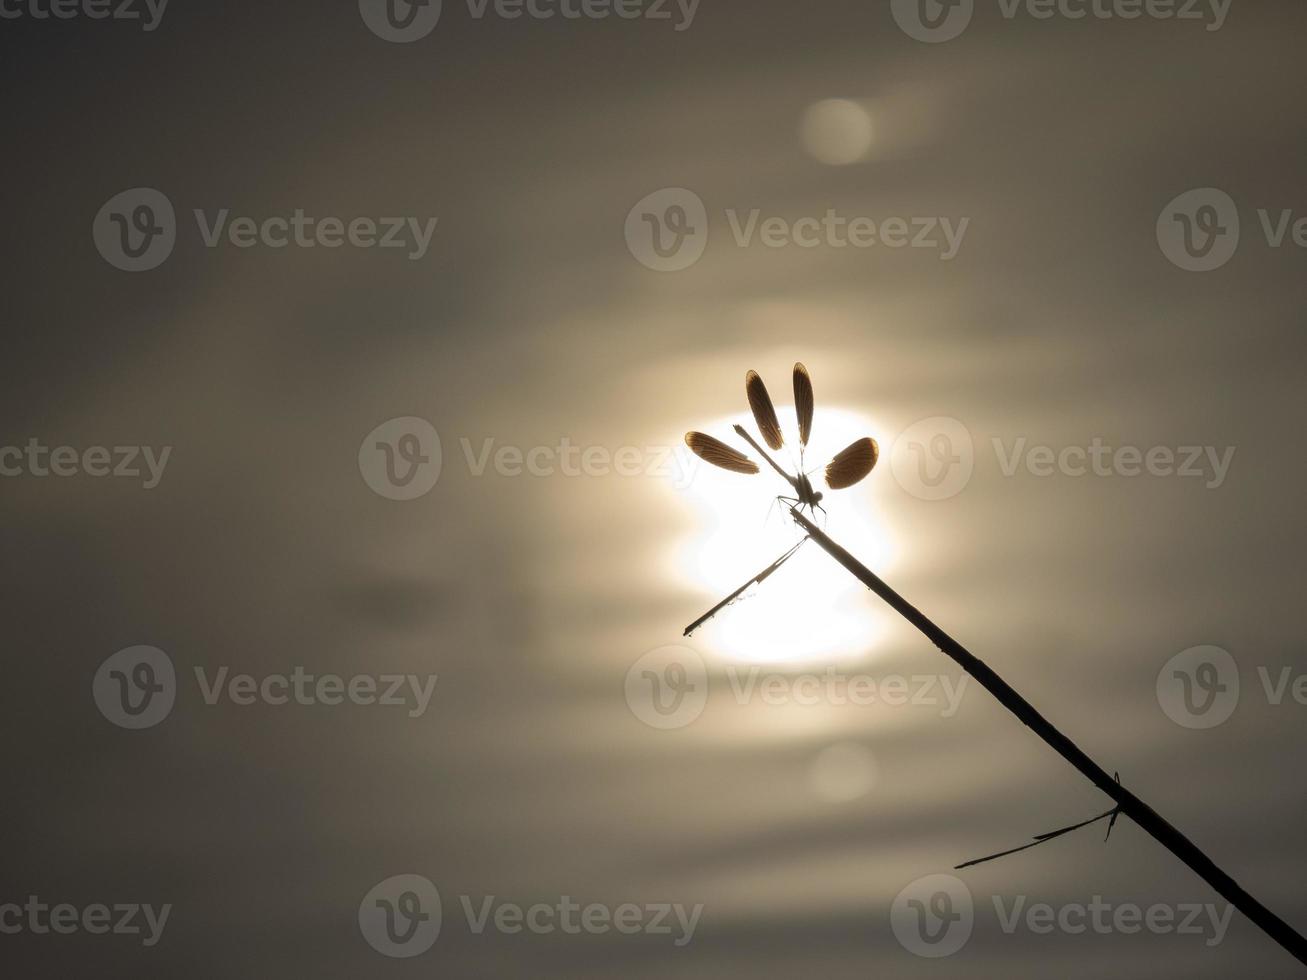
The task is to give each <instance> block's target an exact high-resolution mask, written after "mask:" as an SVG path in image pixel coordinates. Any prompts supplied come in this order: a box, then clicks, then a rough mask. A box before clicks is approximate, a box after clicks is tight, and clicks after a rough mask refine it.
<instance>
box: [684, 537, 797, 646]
mask: <svg viewBox="0 0 1307 980" xmlns="http://www.w3.org/2000/svg"><path fill="white" fill-rule="evenodd" d="M807 540H808V539H807V538H800V539H799V544H796V545H795V546H794V547H793V548H791V549H790V550H789V551H787V552H785V554H783V555H781V556H780V557H779V558H777V559H776V560H775V561H774V562H772V563H771V564H770V565H768V566H767V567H766V568H764V569H763V570H762V571H761V572H759V573H758V574H757V575H755V576H754V577H753V578H751V579H749V581H747V582H745V583H744V584H743V585H741V586H740V587H739V588H738V589H736V590H735V591H734V592H732V593H731V594H730V595H728V596H727V597H726V598H725V599H723V600H722V601H721V602H719V603H717V605H715V606H713V607H712V608H711V609H709V610H708V611H707V612H706V613H704V614H703V615H702V616H700V617H699V618H698V619H696V620H695V621H694V622H693V623H691V624H690V625H689V626H687V627H685V632H684V633H682V634H681V635H682V636H689V635H690V634H691V633H693V632H694V631H695V630H697V629H698V628H699V627H700V626H702V625H703V624H704V623H706V622H708V620H710V619H712V618H713V617H714V616H716V615H717V614H718V613H719V612H721V611H722V610H723V609H725V608H726V607H727V606H729V605H730V604H731V603H732V602H734V601H735V600H736V599H738V598H739V597H740V596H741V595H743V594H744V590H745V589H747V588H748V587H749V586H751V585H753V584H755V583H758V582H761V581H763V580H764V579H765V578H767V576H768V575H770V574H771V573H772V572H774V571H776V569H778V568H780V567H781V566H782V565H784V564H785V563H786V562H787V561H789V560H790V557H791V556H792V555H793V554H794V553H795V552H796V551H798V550H799V545H801V544H803V542H805V541H807Z"/></svg>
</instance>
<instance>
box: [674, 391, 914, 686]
mask: <svg viewBox="0 0 1307 980" xmlns="http://www.w3.org/2000/svg"><path fill="white" fill-rule="evenodd" d="M776 411H777V414H778V415H779V416H780V417H781V418H782V420H786V419H788V420H789V422H788V423H786V422H785V421H783V422H782V426H783V427H784V428H785V430H786V445H785V447H784V448H782V449H781V450H780V451H779V452H778V453H773V454H772V455H773V458H774V459H775V460H776V462H777V463H778V464H779V465H780V466H781V467H782V468H786V469H788V470H789V471H790V472H791V473H793V472H796V471H797V470H798V469H799V468H800V467H799V454H798V437H797V434H796V433H795V432H794V424H793V418H794V412H793V409H792V408H791V407H789V406H785V405H777V408H776ZM736 423H739V424H741V425H743V426H745V428H746V429H748V430H749V431H753V429H754V423H753V418H752V416H750V415H749V414H748V413H747V412H746V413H742V414H740V415H736V416H732V417H729V418H722V419H716V420H712V421H708V422H706V423H705V424H704V425H703V426H701V427H700V428H701V429H702V431H704V432H707V433H709V434H712V435H716V436H717V437H718V438H720V439H723V440H724V441H727V442H729V443H730V444H731V445H734V446H738V447H739V448H741V449H742V450H745V451H748V452H749V454H750V456H751V457H756V456H757V454H756V453H753V452H752V451H750V450H748V447H747V446H744V445H743V444H742V440H740V439H739V438H738V437H737V436H736V435H735V433H734V432H733V431H732V428H731V427H732V426H733V425H734V424H736ZM885 431H886V430H884V429H883V428H882V427H878V426H876V425H875V424H874V423H872V422H870V421H869V420H868V419H867V418H866V417H865V416H863V415H860V414H856V413H854V412H850V411H847V410H843V409H839V408H833V407H831V406H829V405H823V404H822V403H821V401H820V396H818V403H817V411H816V416H815V421H814V424H813V432H812V439H811V441H810V443H809V445H808V447H807V450H806V451H805V452H804V458H803V469H804V471H805V472H808V473H810V474H811V479H812V482H813V486H814V487H815V488H816V489H818V490H821V491H822V492H823V493H824V494H825V497H824V499H823V500H822V506H823V507H825V508H826V510H827V512H828V514H829V517H828V525H827V526H829V527H830V528H831V530H832V533H836V532H837V533H838V535H839V538H840V540H841V542H842V543H843V544H844V545H845V547H847V548H849V549H850V550H851V551H852V552H853V553H854V554H856V555H858V556H859V557H860V558H862V559H863V560H864V561H867V562H869V563H870V564H872V565H873V566H875V567H877V568H882V569H888V568H890V567H892V563H893V558H894V553H895V548H894V544H893V541H892V540H891V537H890V535H889V531H888V529H887V527H886V526H885V524H884V522H883V521H882V520H880V518H879V516H878V509H877V506H876V502H875V499H874V498H875V497H876V496H879V495H878V494H877V493H876V491H875V488H876V484H877V483H879V482H881V481H883V480H884V479H886V478H887V474H888V469H885V470H882V466H883V465H884V460H882V461H881V462H880V463H878V464H877V466H876V469H874V470H872V472H871V475H870V476H868V477H867V478H866V479H865V480H864V481H863V482H862V483H859V484H858V485H856V486H854V487H850V488H849V489H846V490H834V491H832V490H830V489H829V488H826V486H825V482H824V480H823V479H822V475H821V474H822V470H823V469H824V467H825V465H826V463H827V462H829V460H830V458H831V457H832V456H834V455H835V454H836V453H837V452H839V451H840V450H841V449H843V448H844V447H845V446H847V445H848V444H849V443H851V442H853V441H854V440H855V439H859V438H861V437H863V436H866V435H871V436H872V437H873V438H876V437H877V433H878V432H879V433H883V432H885ZM877 441H878V442H879V441H880V440H879V439H877ZM884 449H885V447H883V446H882V451H884ZM691 458H692V459H693V460H694V463H695V464H696V467H695V469H694V470H693V477H692V478H691V479H690V480H689V481H688V485H687V486H685V487H683V488H680V489H679V490H678V491H677V492H678V493H679V494H680V495H681V496H682V497H683V498H684V500H685V502H686V504H687V506H689V507H691V508H692V509H693V511H694V513H695V516H696V522H695V523H696V525H697V527H696V530H695V531H694V533H693V534H692V535H690V536H689V537H687V538H686V539H685V540H684V541H682V542H680V544H679V545H678V547H677V548H676V551H675V557H674V568H673V569H672V572H673V574H674V575H675V576H676V577H678V578H679V579H680V580H681V581H682V582H683V583H685V584H686V585H688V586H689V587H691V588H692V589H693V590H694V591H695V592H697V593H701V594H702V596H703V610H702V611H705V612H706V611H707V610H708V609H709V608H711V607H712V606H713V605H714V604H715V603H717V602H718V601H719V600H721V599H722V598H724V597H725V596H726V595H729V594H730V593H731V592H732V591H734V590H735V589H736V588H738V587H739V586H740V585H741V584H743V583H744V582H745V581H746V580H747V579H748V578H749V577H750V576H751V575H754V574H756V573H757V572H759V571H761V570H762V569H763V568H766V567H767V566H768V565H769V564H770V563H771V562H773V561H774V560H775V559H776V558H778V557H779V556H780V555H781V554H782V553H783V552H784V551H785V550H786V549H787V548H789V547H790V546H792V545H793V544H795V543H796V542H797V541H798V540H799V539H800V538H801V537H802V536H803V535H802V532H801V531H799V529H798V528H797V527H796V526H795V525H794V522H793V521H792V520H791V519H790V517H789V514H788V511H787V510H786V509H785V507H784V505H782V504H777V503H775V498H776V497H777V495H781V494H784V495H791V496H792V493H791V491H790V488H789V486H788V485H787V484H786V483H785V482H784V481H783V480H782V479H781V478H780V476H779V475H777V474H776V473H775V472H774V471H773V470H772V469H771V468H770V467H769V466H767V464H766V463H765V461H763V460H761V459H757V460H756V462H758V464H759V465H760V466H761V467H762V472H761V473H759V474H757V475H755V476H743V475H740V474H738V473H729V472H727V471H725V470H721V469H718V468H717V467H714V466H711V465H709V464H707V463H704V462H702V461H701V460H699V459H697V458H695V457H691ZM769 508H770V510H769ZM819 522H820V518H819ZM884 625H885V619H884V617H883V613H882V612H881V611H880V610H878V609H877V608H876V604H875V603H874V602H872V601H870V599H869V597H868V594H867V592H866V590H865V589H862V588H861V587H860V586H859V585H858V583H857V582H855V581H853V580H852V579H850V577H849V575H848V573H847V572H845V571H844V570H843V569H842V568H841V567H840V566H839V565H837V564H836V563H835V562H833V561H832V560H831V559H830V557H829V556H828V555H826V554H825V553H824V552H822V551H821V550H820V549H819V548H817V547H816V546H814V545H813V544H811V543H808V544H805V545H804V546H803V547H802V548H800V549H799V551H798V553H797V554H795V556H794V557H793V558H791V559H790V560H789V561H788V562H787V563H786V564H784V565H783V566H781V568H780V569H778V570H777V571H776V573H775V574H773V575H772V576H771V577H770V578H768V579H767V580H766V581H764V582H763V583H761V585H756V586H754V587H753V588H752V589H750V590H749V592H747V593H745V595H744V596H742V597H741V598H740V600H738V601H737V602H736V603H734V604H732V605H730V606H728V607H726V608H725V609H723V610H721V611H720V612H719V613H718V614H717V615H716V616H715V617H714V618H713V619H711V620H709V621H708V622H707V623H705V624H704V625H703V626H702V627H700V629H699V630H698V631H697V632H696V633H695V634H694V638H693V642H694V645H695V647H696V649H698V650H700V652H702V653H704V654H707V655H709V656H713V655H715V656H717V657H720V658H722V659H726V660H730V661H735V662H747V663H773V664H803V663H812V662H815V661H822V662H834V661H847V660H854V659H860V658H863V657H865V656H866V655H867V654H868V653H869V652H870V651H871V650H873V649H874V648H875V646H876V643H877V640H878V639H879V637H880V636H881V635H882V632H883V629H884Z"/></svg>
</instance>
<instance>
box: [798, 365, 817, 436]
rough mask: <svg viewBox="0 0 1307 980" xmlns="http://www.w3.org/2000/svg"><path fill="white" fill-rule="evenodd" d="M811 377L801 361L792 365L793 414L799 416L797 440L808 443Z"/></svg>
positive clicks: (810, 425) (810, 419)
mask: <svg viewBox="0 0 1307 980" xmlns="http://www.w3.org/2000/svg"><path fill="white" fill-rule="evenodd" d="M812 404H813V402H812V378H811V377H809V376H808V369H807V368H806V367H804V366H803V364H802V363H797V364H795V365H794V414H795V415H797V416H798V417H799V442H801V443H802V444H803V445H805V446H806V445H807V444H808V436H809V435H810V434H811V432H812Z"/></svg>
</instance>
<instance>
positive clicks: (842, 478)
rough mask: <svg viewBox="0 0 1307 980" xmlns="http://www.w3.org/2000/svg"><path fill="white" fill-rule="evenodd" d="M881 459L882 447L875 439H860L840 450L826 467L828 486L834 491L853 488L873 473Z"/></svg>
mask: <svg viewBox="0 0 1307 980" xmlns="http://www.w3.org/2000/svg"><path fill="white" fill-rule="evenodd" d="M879 458H880V447H879V446H877V445H876V440H875V439H871V438H866V439H859V440H858V441H857V442H855V443H853V444H851V445H849V446H847V447H846V448H844V449H842V450H840V452H839V454H838V455H837V456H836V457H835V458H834V459H832V460H831V461H830V463H829V464H828V465H827V466H826V485H827V486H828V487H830V488H831V489H832V490H843V489H844V488H845V487H851V486H853V484H855V483H857V482H858V481H859V480H861V479H862V478H863V477H864V476H866V475H867V474H868V473H870V472H871V470H872V467H874V466H875V465H876V460H877V459H879Z"/></svg>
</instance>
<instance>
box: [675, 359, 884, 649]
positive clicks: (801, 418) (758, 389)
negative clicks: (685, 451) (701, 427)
mask: <svg viewBox="0 0 1307 980" xmlns="http://www.w3.org/2000/svg"><path fill="white" fill-rule="evenodd" d="M744 392H745V395H747V396H748V399H749V409H750V411H752V412H753V420H754V421H755V422H756V423H757V424H758V432H759V434H760V435H761V436H762V438H763V441H764V442H766V443H767V445H768V446H769V447H770V448H771V450H772V452H779V451H780V450H781V449H782V448H783V447H784V445H785V438H784V436H783V434H782V433H781V425H780V422H779V421H778V420H777V418H776V408H775V406H774V405H772V400H771V395H769V394H768V393H767V386H766V385H765V384H763V380H762V377H761V375H759V374H758V372H757V371H750V372H749V373H748V374H746V375H745V376H744ZM814 404H815V402H814V399H813V394H812V376H811V375H810V374H808V369H807V368H806V367H804V366H803V363H802V362H798V363H796V364H795V365H794V413H795V415H796V416H797V418H798V422H799V465H798V469H797V470H796V472H794V473H787V472H786V471H785V470H784V469H782V468H781V466H780V465H779V464H778V463H777V462H776V460H774V459H772V458H771V456H769V455H768V454H767V450H766V449H763V448H762V446H760V445H758V442H757V440H755V439H754V438H753V436H751V435H750V434H749V431H748V430H747V429H745V428H744V426H742V425H737V426H735V433H736V435H738V436H739V437H740V438H742V439H743V440H744V441H745V442H747V443H748V444H749V445H750V446H751V447H752V448H753V450H754V451H755V452H757V453H758V455H759V456H761V457H762V458H763V459H765V460H766V461H767V463H768V464H769V465H770V466H771V468H772V469H773V470H775V471H776V472H777V473H779V474H780V476H781V477H782V479H784V480H785V482H786V483H788V484H789V485H790V488H791V489H792V490H793V491H794V496H792V497H790V496H780V497H777V500H780V501H782V502H784V503H787V504H790V505H792V506H793V507H794V508H795V513H797V512H798V510H801V509H803V508H805V507H806V508H807V509H808V511H809V513H811V514H812V516H813V517H814V518H815V517H816V516H817V512H818V511H821V513H822V514H823V515H825V513H826V509H825V508H824V507H822V505H821V501H822V498H823V494H822V493H821V491H820V490H817V489H816V488H814V487H813V485H812V479H811V477H812V474H813V473H815V472H816V470H811V471H807V472H805V471H804V469H803V456H804V451H805V450H806V449H807V448H808V438H809V436H811V435H812V412H813V406H814ZM685 444H686V445H687V446H689V447H690V449H691V451H692V452H693V453H694V454H695V455H696V456H698V457H699V458H700V459H702V460H703V461H704V462H706V463H711V464H712V465H713V466H718V467H721V468H722V469H724V470H729V471H730V472H732V473H743V474H755V473H759V472H761V469H760V468H759V466H758V464H757V463H755V462H754V461H753V460H752V459H750V458H749V457H748V456H746V455H745V454H744V453H742V452H740V451H739V450H738V449H736V448H735V447H734V446H729V445H727V444H726V443H724V442H722V441H721V440H720V439H717V438H715V437H713V436H710V435H708V434H707V433H705V432H687V433H686V434H685ZM879 458H880V447H879V446H877V445H876V440H875V439H872V438H871V437H870V436H865V437H863V438H862V439H858V440H856V441H854V442H852V443H850V444H849V445H848V446H846V447H845V448H844V449H842V450H840V451H839V452H838V453H836V454H835V457H834V458H833V459H832V460H831V461H830V462H829V463H827V464H826V472H825V474H824V475H825V479H826V486H827V487H828V488H830V489H831V490H843V489H845V488H847V487H851V486H853V485H854V484H857V483H860V482H861V481H862V480H863V479H864V478H865V477H866V476H867V474H869V473H870V472H871V471H872V469H874V468H875V466H876V461H877V460H878V459H879ZM807 540H808V538H807V537H806V536H805V537H804V538H802V539H800V541H799V543H798V544H796V545H794V546H793V547H792V548H790V549H789V550H788V551H787V552H785V554H783V555H781V556H780V557H779V558H777V559H776V560H775V561H774V562H772V563H771V564H770V565H768V566H767V567H766V568H764V569H763V570H762V571H761V572H759V573H758V574H757V575H755V576H754V577H753V578H751V579H749V581H747V582H745V583H744V584H743V585H742V586H740V587H739V588H738V589H736V590H735V591H734V592H732V593H731V594H730V595H728V596H727V597H726V598H725V599H723V600H722V601H721V602H719V603H717V605H715V606H713V607H712V608H711V609H709V610H708V611H707V612H706V613H704V614H703V615H702V616H700V617H699V618H698V619H696V620H695V621H694V622H693V623H691V624H690V625H689V626H687V627H686V628H685V633H684V635H685V636H690V635H691V634H692V633H693V632H694V631H695V630H697V629H698V628H699V627H700V626H702V625H703V624H704V623H706V622H707V621H708V620H710V619H712V617H713V616H715V615H717V613H718V612H720V611H721V610H722V609H724V608H725V607H726V606H728V605H730V604H731V603H732V602H734V601H735V600H736V599H738V598H739V597H740V596H742V595H743V594H744V593H745V592H746V591H747V590H748V589H749V588H750V587H751V586H754V585H760V584H762V582H763V581H764V580H765V579H767V577H768V576H770V575H771V574H772V573H773V572H775V571H776V570H777V569H778V568H780V567H781V565H783V564H785V562H787V561H789V559H790V558H791V557H792V556H793V555H794V553H795V552H796V551H798V550H799V548H800V547H801V546H802V545H803V542H804V541H807Z"/></svg>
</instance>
